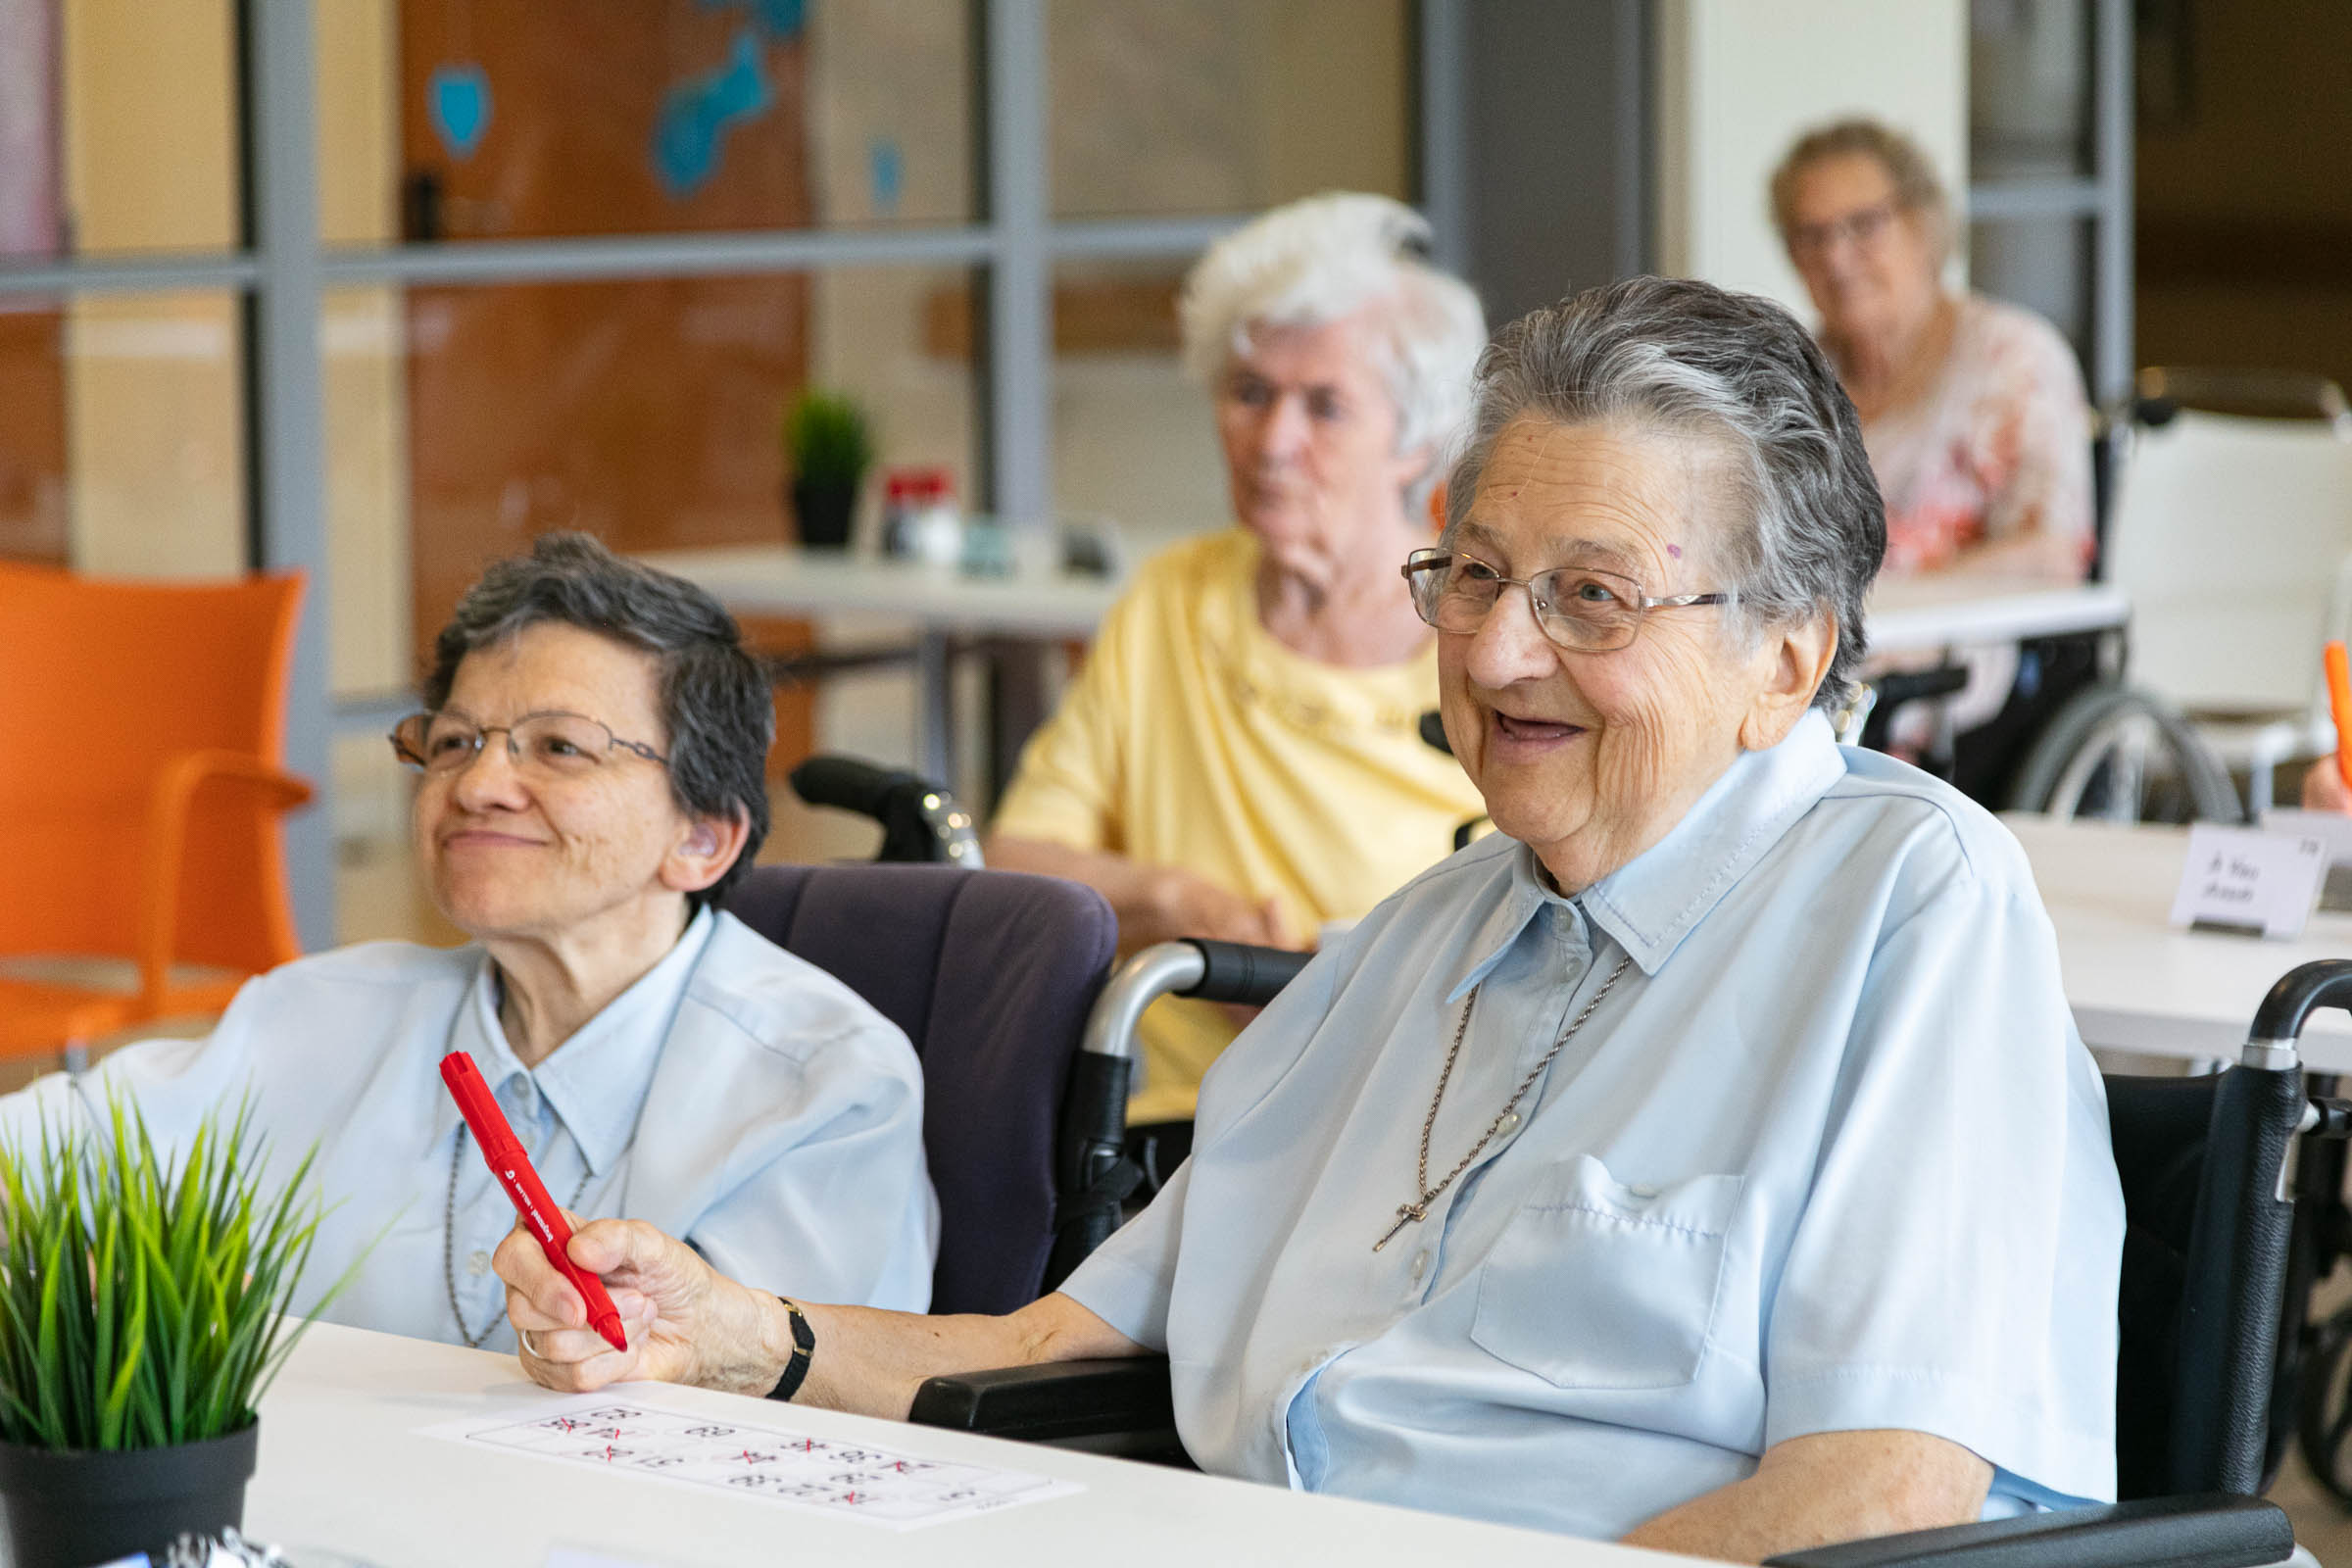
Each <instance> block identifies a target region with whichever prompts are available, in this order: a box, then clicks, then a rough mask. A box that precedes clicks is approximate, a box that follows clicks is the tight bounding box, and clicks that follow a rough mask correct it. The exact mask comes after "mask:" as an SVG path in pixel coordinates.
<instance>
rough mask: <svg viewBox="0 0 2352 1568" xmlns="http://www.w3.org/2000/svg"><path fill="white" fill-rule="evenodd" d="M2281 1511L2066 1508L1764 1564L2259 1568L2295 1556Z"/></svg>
mask: <svg viewBox="0 0 2352 1568" xmlns="http://www.w3.org/2000/svg"><path fill="white" fill-rule="evenodd" d="M2294 1549H2295V1530H2294V1526H2293V1525H2291V1524H2289V1523H2288V1522H2287V1517H2286V1514H2285V1513H2284V1512H2283V1511H2282V1510H2280V1508H2279V1507H2278V1504H2276V1503H2272V1502H2266V1501H2264V1500H2263V1499H2262V1498H2260V1497H2241V1496H2239V1495H2236V1494H2235V1493H2229V1492H2211V1493H2197V1494H2192V1495H2186V1496H2179V1497H2149V1498H2144V1499H2142V1500H2139V1501H2136V1502H2118V1503H2110V1504H2108V1505H2106V1506H2103V1507H2096V1508H2064V1509H2060V1510H2058V1511H2057V1512H2054V1513H2034V1514H2025V1515H2022V1516H2021V1517H2018V1518H2015V1519H1991V1520H1986V1521H1985V1522H1983V1523H1981V1524H1973V1525H1953V1526H1951V1527H1950V1528H1948V1529H1943V1530H1914V1531H1909V1532H1907V1533H1905V1534H1903V1535H1899V1536H1876V1537H1873V1538H1871V1539H1869V1540H1867V1541H1847V1542H1841V1543H1839V1544H1837V1545H1834V1546H1815V1547H1812V1548H1811V1549H1809V1550H1805V1551H1791V1552H1786V1553H1784V1554H1782V1555H1781V1556H1778V1557H1767V1558H1765V1559H1764V1562H1765V1568H1902V1565H1907V1564H1912V1563H1933V1564H1937V1565H1939V1568H1940V1565H1944V1564H1949V1565H1951V1568H2144V1565H2147V1564H2161V1565H2162V1568H2255V1565H2257V1564H2264V1563H2282V1562H2284V1561H2286V1560H2287V1558H2288V1557H2290V1556H2292V1555H2293V1554H2294Z"/></svg>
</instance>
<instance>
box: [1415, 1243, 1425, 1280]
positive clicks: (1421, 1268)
mask: <svg viewBox="0 0 2352 1568" xmlns="http://www.w3.org/2000/svg"><path fill="white" fill-rule="evenodd" d="M1428 1272H1429V1249H1428V1248H1426V1247H1425V1248H1423V1249H1422V1250H1420V1251H1418V1252H1415V1253H1414V1254H1413V1283H1414V1284H1416V1285H1418V1284H1419V1283H1420V1282H1421V1276H1422V1275H1424V1274H1426V1273H1428Z"/></svg>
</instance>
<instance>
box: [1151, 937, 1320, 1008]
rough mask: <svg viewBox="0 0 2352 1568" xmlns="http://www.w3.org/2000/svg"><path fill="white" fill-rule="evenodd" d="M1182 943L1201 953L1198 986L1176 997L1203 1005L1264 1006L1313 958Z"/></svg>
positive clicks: (1203, 941)
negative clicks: (1196, 1000)
mask: <svg viewBox="0 0 2352 1568" xmlns="http://www.w3.org/2000/svg"><path fill="white" fill-rule="evenodd" d="M1185 940H1186V941H1188V942H1190V943H1191V944H1192V945H1193V946H1194V947H1196V948H1198V949H1200V950H1201V960H1202V971H1201V979H1200V981H1199V983H1198V984H1195V985H1193V986H1190V987H1187V988H1186V989H1184V990H1181V991H1179V992H1177V993H1176V995H1178V996H1180V997H1199V998H1200V999H1201V1001H1202V1002H1238V1003H1241V1004H1243V1005H1246V1006H1252V1007H1259V1006H1263V1005H1266V1004H1267V1003H1269V1002H1272V1001H1273V1000H1274V998H1275V996H1276V995H1277V994H1278V993H1279V992H1280V991H1281V990H1282V988H1283V987H1284V986H1287V985H1289V984H1290V983H1291V982H1292V981H1293V980H1294V979H1296V978H1298V974H1299V970H1301V969H1303V968H1305V967H1306V960H1307V959H1309V958H1311V957H1313V956H1314V955H1313V954H1311V953H1294V952H1292V951H1291V950H1290V949H1288V948H1258V947H1251V946H1250V944H1249V943H1247V942H1212V941H1210V940H1209V939H1208V938H1207V937H1187V938H1185Z"/></svg>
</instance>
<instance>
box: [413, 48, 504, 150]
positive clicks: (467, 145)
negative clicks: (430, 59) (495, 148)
mask: <svg viewBox="0 0 2352 1568" xmlns="http://www.w3.org/2000/svg"><path fill="white" fill-rule="evenodd" d="M424 106H425V113H426V115H427V116H428V117H429V118H430V119H431V121H432V123H433V134H434V135H436V136H438V137H440V138H441V145H442V146H443V147H446V148H448V149H449V155H450V156H451V157H452V158H455V159H458V160H460V161H463V160H465V159H467V158H471V157H472V156H473V154H474V149H476V148H478V147H479V146H481V144H482V137H483V136H484V135H485V134H487V133H488V132H489V129H490V78H489V76H488V75H487V74H485V73H483V71H482V68H481V67H479V66H477V65H473V64H470V63H468V64H466V65H462V66H435V67H434V68H433V73H432V74H431V75H430V76H428V77H426V78H425V83H424Z"/></svg>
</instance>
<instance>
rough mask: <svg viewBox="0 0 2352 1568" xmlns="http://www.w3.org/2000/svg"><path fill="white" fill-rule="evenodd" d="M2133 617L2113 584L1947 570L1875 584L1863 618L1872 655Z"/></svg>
mask: <svg viewBox="0 0 2352 1568" xmlns="http://www.w3.org/2000/svg"><path fill="white" fill-rule="evenodd" d="M2130 618H2131V601H2130V600H2128V599H2126V598H2125V597H2124V591H2123V590H2122V589H2121V588H2118V587H2115V586H2114V585H2113V584H2111V583H2083V584H2082V585H2080V586H2078V587H2072V588H2053V587H2051V586H2049V585H2048V584H2047V583H2043V582H2034V581H2022V580H2014V579H2005V578H1988V577H1971V576H1968V575H1965V574H1945V575H1941V576H1933V577H1909V578H1899V579H1889V580H1888V581H1886V582H1883V583H1881V584H1879V585H1878V587H1877V588H1875V589H1873V590H1872V591H1871V595H1870V603H1869V607H1868V609H1867V610H1865V611H1864V613H1863V617H1862V620H1863V625H1864V627H1865V628H1866V629H1867V630H1868V631H1869V632H1870V651H1871V653H1872V654H1873V655H1878V654H1907V653H1918V652H1926V651H1930V650H1935V649H1944V648H1955V647H1961V646H1965V645H1967V644H1971V643H2005V642H2016V641H2021V640H2023V639H2025V638H2029V637H2063V636H2066V635H2068V634H2070V633H2073V632H2082V631H2106V630H2109V629H2110V628H2113V627H2117V626H2121V625H2123V624H2124V623H2125V621H2127V620H2129V619H2130Z"/></svg>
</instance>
